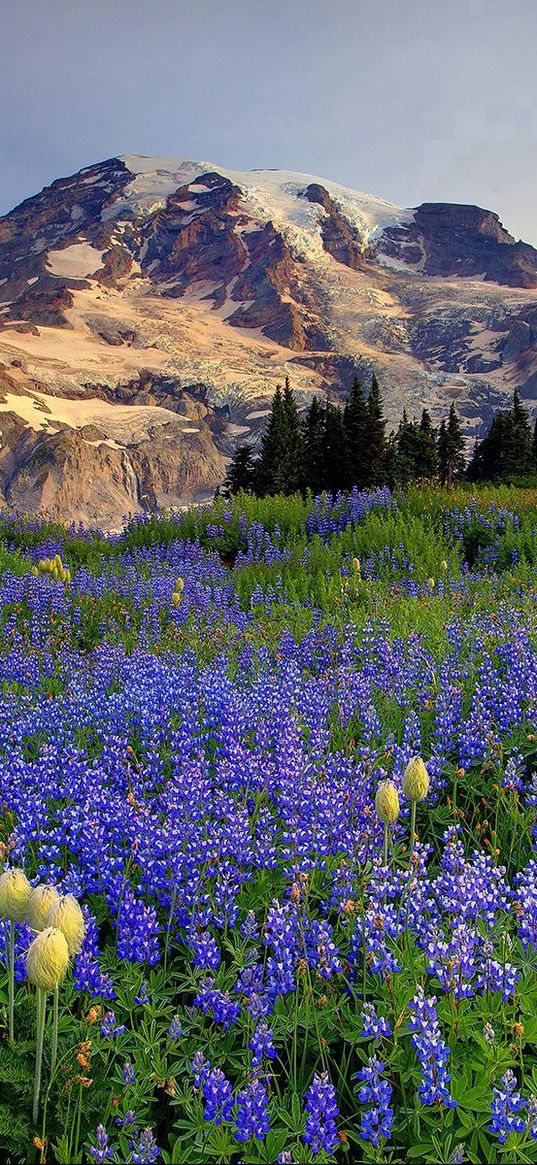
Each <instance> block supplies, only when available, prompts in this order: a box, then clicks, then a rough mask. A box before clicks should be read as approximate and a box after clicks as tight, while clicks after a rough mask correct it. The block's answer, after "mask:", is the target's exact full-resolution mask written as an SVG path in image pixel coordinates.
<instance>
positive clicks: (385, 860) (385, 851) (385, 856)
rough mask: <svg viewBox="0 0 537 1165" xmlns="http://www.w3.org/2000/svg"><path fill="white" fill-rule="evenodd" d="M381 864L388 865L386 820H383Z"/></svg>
mask: <svg viewBox="0 0 537 1165" xmlns="http://www.w3.org/2000/svg"><path fill="white" fill-rule="evenodd" d="M383 864H384V865H385V866H387V865H388V822H387V821H385V822H384V857H383Z"/></svg>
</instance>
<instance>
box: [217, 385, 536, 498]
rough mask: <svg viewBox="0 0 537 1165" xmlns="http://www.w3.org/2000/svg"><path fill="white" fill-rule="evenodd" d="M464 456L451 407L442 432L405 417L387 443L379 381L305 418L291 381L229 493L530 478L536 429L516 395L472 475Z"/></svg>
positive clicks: (481, 448) (233, 475) (246, 451)
mask: <svg viewBox="0 0 537 1165" xmlns="http://www.w3.org/2000/svg"><path fill="white" fill-rule="evenodd" d="M464 450H465V442H464V437H463V434H462V429H461V424H460V420H459V416H458V414H457V410H456V408H455V405H454V404H453V403H452V404H451V407H450V409H449V413H448V416H447V417H446V418H445V419H444V420H442V421H441V423H440V425H439V426H438V427H435V426H434V425H433V422H432V419H431V415H430V413H429V412H428V410H427V409H423V412H422V414H421V417H420V419H419V420H410V419H409V418H408V416H407V414H406V412H403V416H402V418H401V421H400V422H399V426H398V428H397V429H396V430H394V431H392V432H391V433H390V434H389V435H387V434H386V421H385V419H384V407H383V400H382V393H381V390H380V387H379V384H378V381H377V378H376V376H375V375H373V378H372V381H371V387H370V389H369V393H368V394H367V396H366V394H365V392H364V389H363V386H362V384H361V382H360V380H359V379H358V377H356V378H355V381H354V384H353V386H352V389H351V391H350V393H349V396H348V397H347V400H346V401H345V403H344V405H343V407H342V406H341V405H339V404H334V402H333V401H330V400H328V398H326V397H325V398H320V397H314V398H313V400H312V401H311V404H310V405H309V407H308V409H307V410H306V412H305V413H304V415H303V416H300V414H299V411H298V407H297V403H296V399H295V395H294V392H293V390H292V388H291V386H290V384H289V380H288V379H287V380H286V381H285V385H284V388H283V389H282V388H281V387H280V386H278V388H277V389H276V392H275V393H274V397H273V399H272V405H271V409H270V414H269V416H268V420H267V424H266V426H265V431H264V433H263V436H262V439H261V444H260V448H259V452H258V453H257V454H256V452H255V450H254V447H253V445H251V444H242V445H239V447H238V448H237V450H236V452H235V455H234V457H233V459H232V461H231V464H230V466H229V470H228V474H227V477H226V480H225V482H224V490H225V492H226V493H228V494H235V493H239V492H240V491H246V492H251V493H255V494H257V495H259V496H261V497H263V496H265V495H267V494H279V493H282V494H287V495H289V494H293V493H296V492H306V491H308V490H311V492H312V493H313V494H319V493H322V492H323V491H324V490H326V491H329V492H331V493H337V492H338V491H339V490H350V489H352V488H353V487H354V486H357V487H358V488H359V489H369V488H371V487H374V486H382V485H388V486H390V488H392V489H393V488H394V487H395V486H397V485H406V484H408V483H409V482H419V481H432V480H437V481H440V482H441V483H442V484H443V485H451V484H452V483H453V482H454V481H456V480H457V479H460V478H462V477H463V476H468V477H469V478H470V479H471V480H473V481H482V480H490V481H494V480H507V479H511V478H513V477H515V478H516V477H520V476H527V475H528V474H530V473H535V472H536V470H537V423H536V428H535V432H534V433H533V436H532V432H531V429H530V424H529V419H528V414H527V413H526V410H525V409H524V408H523V406H522V403H521V400H520V396H519V394H518V391H516V390H515V394H514V398H513V407H512V409H511V410H509V411H507V412H505V411H504V412H497V413H496V414H495V415H494V417H493V420H492V423H491V426H490V428H489V431H488V433H487V434H486V436H485V437H484V438H483V440H481V441H478V442H476V445H475V448H474V452H473V456H472V458H471V460H470V464H469V465H468V467H467V466H466V458H465V451H464Z"/></svg>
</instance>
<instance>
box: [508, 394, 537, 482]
mask: <svg viewBox="0 0 537 1165" xmlns="http://www.w3.org/2000/svg"><path fill="white" fill-rule="evenodd" d="M511 415H512V418H513V443H512V446H511V450H510V455H509V458H508V459H509V462H510V464H509V471H508V472H509V474H510V475H511V476H512V477H521V476H523V475H524V474H527V473H531V472H532V470H533V450H532V435H531V428H530V422H529V417H528V414H527V412H526V409H525V408H524V406H523V404H522V401H521V399H520V393H519V391H518V388H515V391H514V393H513V408H512V412H511Z"/></svg>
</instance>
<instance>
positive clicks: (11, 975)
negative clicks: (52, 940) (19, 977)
mask: <svg viewBox="0 0 537 1165" xmlns="http://www.w3.org/2000/svg"><path fill="white" fill-rule="evenodd" d="M14 1016H15V923H14V922H13V919H11V921H10V923H9V971H8V1017H9V1018H8V1028H9V1039H10V1042H11V1043H13V1040H14V1039H15V1018H14Z"/></svg>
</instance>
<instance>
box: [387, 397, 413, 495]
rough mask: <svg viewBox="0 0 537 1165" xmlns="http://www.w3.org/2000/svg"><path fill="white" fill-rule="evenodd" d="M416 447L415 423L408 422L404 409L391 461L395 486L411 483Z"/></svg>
mask: <svg viewBox="0 0 537 1165" xmlns="http://www.w3.org/2000/svg"><path fill="white" fill-rule="evenodd" d="M417 445H418V437H417V425H416V422H415V421H409V419H408V417H407V413H406V409H403V416H402V418H401V420H400V422H399V428H398V430H397V432H396V434H395V447H396V453H395V457H394V459H393V465H394V469H393V472H394V474H395V478H394V480H395V483H396V484H398V485H406V484H407V482H409V481H412V479H413V478H414V477H415V473H416V457H417Z"/></svg>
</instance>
